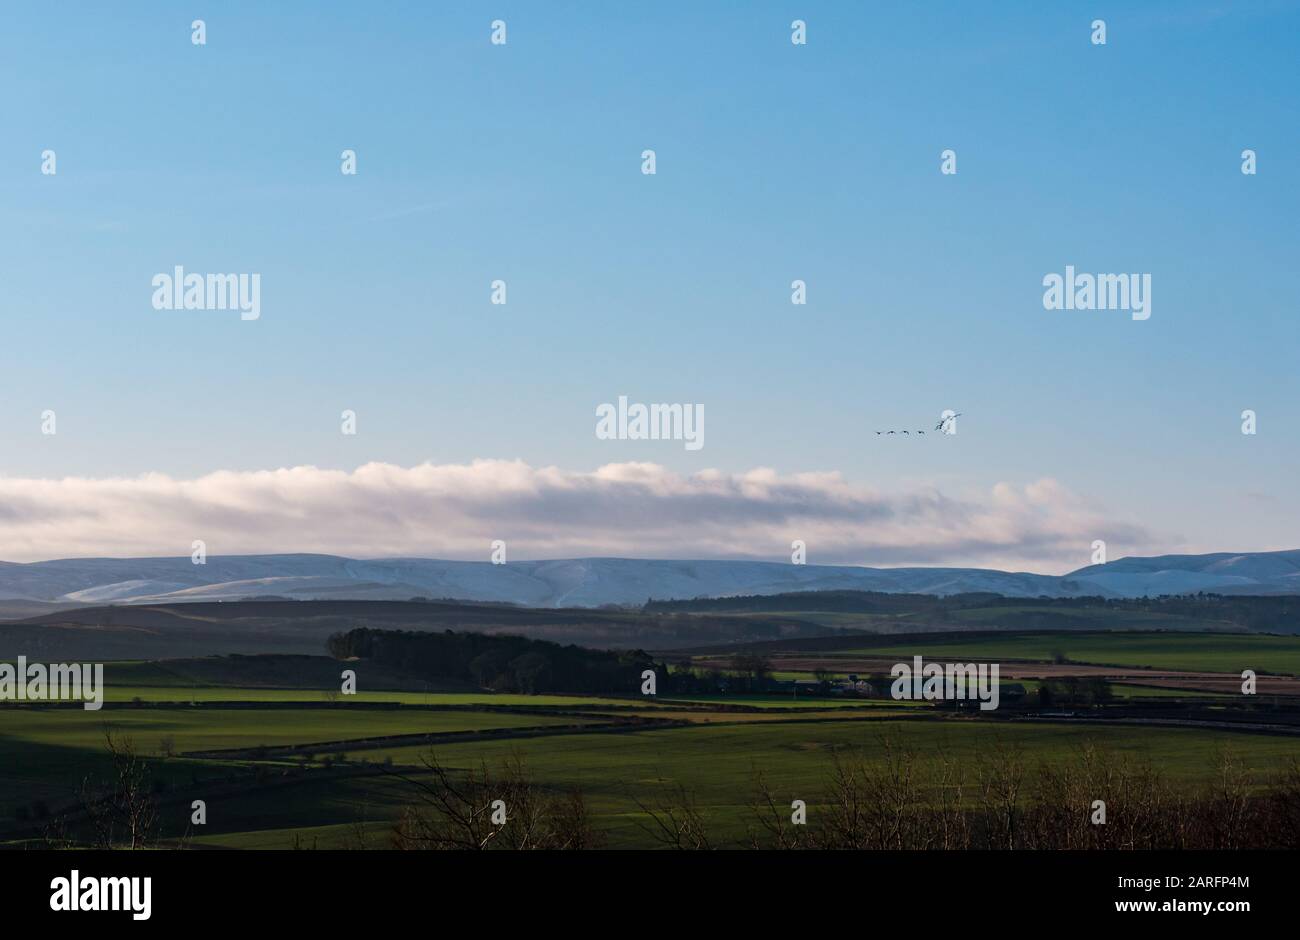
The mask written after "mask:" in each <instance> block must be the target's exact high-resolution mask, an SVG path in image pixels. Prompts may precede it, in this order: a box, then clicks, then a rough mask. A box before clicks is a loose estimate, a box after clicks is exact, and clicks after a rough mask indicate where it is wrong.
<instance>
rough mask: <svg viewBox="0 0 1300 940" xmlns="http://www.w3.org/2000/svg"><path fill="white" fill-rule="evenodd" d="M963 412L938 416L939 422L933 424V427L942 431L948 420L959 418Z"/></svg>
mask: <svg viewBox="0 0 1300 940" xmlns="http://www.w3.org/2000/svg"><path fill="white" fill-rule="evenodd" d="M963 413H964V412H961V411H959V412H957V413H956V414H952V415H948V417H946V418H940V419H939V423H938V424H936V425H935V426H934V429H935V430H936V431H942V430H943V429H944V427H945V426H946V425H947V424H948V422H950V421H952V420H953V419H954V418H960V417H961V416H962V414H963Z"/></svg>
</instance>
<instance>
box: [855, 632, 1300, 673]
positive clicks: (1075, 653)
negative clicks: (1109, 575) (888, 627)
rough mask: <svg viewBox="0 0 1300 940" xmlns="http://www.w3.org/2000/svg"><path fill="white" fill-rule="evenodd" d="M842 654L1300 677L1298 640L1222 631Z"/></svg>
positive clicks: (968, 642) (1012, 639) (1074, 636)
mask: <svg viewBox="0 0 1300 940" xmlns="http://www.w3.org/2000/svg"><path fill="white" fill-rule="evenodd" d="M836 653H837V655H841V656H882V657H898V656H902V657H907V656H912V655H918V654H919V655H922V656H932V657H954V658H964V659H967V660H970V661H977V660H983V661H990V662H997V661H1002V660H1013V659H1020V660H1034V661H1039V662H1051V661H1052V660H1053V659H1054V658H1055V656H1056V655H1057V654H1058V653H1061V654H1063V655H1064V656H1065V657H1066V658H1067V659H1068V660H1069V661H1070V662H1074V663H1096V664H1098V665H1107V666H1136V667H1145V668H1151V669H1176V670H1187V671H1200V672H1231V673H1240V672H1241V670H1243V669H1254V670H1255V671H1256V672H1260V673H1263V672H1271V673H1275V674H1286V675H1300V637H1284V636H1264V635H1259V634H1222V633H1178V634H1168V633H1160V634H1151V633H1138V634H1127V633H1068V634H1053V635H1043V634H1035V635H1010V636H987V635H984V636H978V637H971V638H969V639H962V638H953V637H944V638H942V639H939V638H921V637H918V638H917V639H915V640H910V639H909V640H907V641H900V642H898V643H889V644H879V645H870V644H863V645H862V646H855V647H854V648H852V649H848V650H837V651H836Z"/></svg>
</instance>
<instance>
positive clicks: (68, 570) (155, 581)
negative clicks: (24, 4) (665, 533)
mask: <svg viewBox="0 0 1300 940" xmlns="http://www.w3.org/2000/svg"><path fill="white" fill-rule="evenodd" d="M822 590H868V591H887V592H895V593H897V592H911V593H918V594H958V593H964V592H971V591H987V592H993V593H998V594H1005V595H1008V596H1012V597H1037V596H1040V595H1047V596H1050V597H1068V596H1079V595H1095V594H1100V595H1103V596H1110V597H1140V596H1143V595H1156V594H1174V593H1194V592H1196V591H1215V592H1218V593H1233V594H1282V593H1297V594H1300V550H1297V551H1287V552H1262V553H1248V554H1226V553H1222V554H1214V555H1165V556H1160V557H1156V558H1122V559H1120V560H1118V561H1113V562H1111V563H1109V564H1106V565H1093V566H1091V567H1088V568H1081V569H1079V570H1078V571H1075V572H1072V573H1070V574H1068V575H1064V576H1062V577H1053V576H1048V575H1036V574H1025V573H1013V572H1005V571H995V570H989V569H982V568H857V567H848V566H842V567H840V566H828V565H792V564H782V563H775V562H756V561H668V560H640V559H629V558H576V559H563V560H555V561H522V562H511V563H510V564H508V565H493V564H490V563H488V562H468V561H439V560H436V559H431V558H390V559H379V560H368V561H366V560H357V559H352V558H342V557H339V556H335V555H242V556H232V557H210V558H209V559H208V561H207V564H205V565H195V564H192V563H191V562H190V559H189V558H188V557H182V558H122V559H119V558H70V559H61V560H58V561H44V562H34V563H32V564H25V565H21V564H11V563H2V562H0V598H11V599H21V600H28V601H59V602H79V603H89V604H103V603H144V602H157V601H169V602H170V601H199V600H238V599H240V598H246V597H255V596H267V595H276V596H280V597H293V598H299V599H343V598H353V599H367V600H406V599H409V598H411V597H417V596H422V597H429V598H457V599H461V600H478V601H507V602H511V603H516V604H526V605H529V606H540V607H558V606H574V607H595V606H599V605H601V604H639V603H641V602H643V601H645V600H646V599H647V598H655V599H657V600H668V599H681V598H693V597H718V596H728V595H736V594H777V593H782V592H786V591H822Z"/></svg>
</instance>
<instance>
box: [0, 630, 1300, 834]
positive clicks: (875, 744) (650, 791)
mask: <svg viewBox="0 0 1300 940" xmlns="http://www.w3.org/2000/svg"><path fill="white" fill-rule="evenodd" d="M913 653H919V654H921V655H924V656H927V657H933V658H940V657H949V656H951V657H959V658H961V659H963V660H967V661H972V660H980V659H993V660H995V661H996V660H1012V659H1020V660H1050V659H1052V658H1053V657H1054V656H1055V654H1057V653H1064V654H1065V655H1066V657H1068V659H1070V660H1072V661H1076V662H1078V661H1088V662H1095V663H1108V664H1127V665H1137V666H1151V667H1153V668H1168V669H1187V670H1198V671H1199V670H1204V671H1213V670H1222V671H1228V670H1229V669H1234V670H1235V669H1237V668H1245V666H1241V667H1238V666H1237V665H1235V663H1236V662H1237V661H1239V660H1240V661H1248V663H1249V665H1250V666H1251V668H1255V669H1257V670H1259V671H1261V672H1265V671H1273V672H1300V639H1294V638H1283V637H1273V636H1258V635H1257V636H1249V635H1210V634H1177V635H1170V634H1125V633H1068V634H1056V635H1049V636H1044V635H1027V634H1025V635H1007V636H992V637H990V636H977V637H969V638H967V637H960V636H958V637H953V636H952V635H946V636H943V637H930V638H918V639H914V640H909V641H907V642H906V643H902V642H896V643H888V642H879V643H874V644H873V643H869V642H866V641H865V640H864V642H863V643H862V645H861V646H855V648H854V649H852V650H847V651H846V650H844V649H839V650H836V651H835V653H834V655H841V656H858V657H862V656H872V657H877V656H878V657H882V658H899V657H907V656H911V655H912V654H913ZM792 654H797V650H794V651H792ZM797 655H802V654H797ZM1229 662H1231V663H1233V665H1231V666H1229V665H1228V663H1229ZM302 663H303V664H302V665H301V666H300V665H299V664H298V662H297V661H294V663H293V666H294V669H295V670H297V672H296V675H297V676H298V677H299V678H301V679H302V680H303V681H304V682H305V681H306V679H307V678H308V674H309V673H310V674H311V677H312V678H316V679H319V677H320V676H330V675H332V674H334V673H335V671H336V666H337V664H331V663H329V662H326V663H321V662H319V661H318V658H317V659H313V658H303V660H302ZM107 665H108V668H107V669H106V675H109V676H114V677H115V679H113V680H110V685H109V695H108V704H107V705H106V706H105V707H104V709H103V710H101V711H99V712H89V711H85V710H83V709H80V708H75V707H58V708H42V707H18V706H9V705H0V758H2V759H0V845H3V844H5V843H10V844H13V845H23V844H33V843H34V842H39V839H40V832H41V830H40V827H39V822H37V821H34V817H35V819H36V820H39V819H41V818H44V815H43V814H44V813H48V812H56V813H57V812H58V811H59V810H60V809H61V808H63V809H66V808H69V807H73V806H74V805H75V796H76V790H77V787H78V784H80V783H81V781H82V780H83V779H85V778H86V777H87V776H89V777H91V778H92V779H95V778H97V779H104V778H106V776H107V773H108V771H109V769H110V760H109V755H108V754H107V752H106V750H105V748H104V738H103V735H104V729H105V727H106V726H107V727H110V728H111V729H112V730H113V732H114V733H115V734H117V735H122V736H126V737H128V738H130V739H131V740H132V741H133V742H134V744H135V746H136V749H137V751H138V752H139V753H140V754H142V755H144V756H145V757H146V758H147V759H148V761H149V764H150V768H149V774H150V776H151V778H152V781H153V785H154V787H155V792H156V793H157V794H158V795H159V799H160V801H161V804H160V805H161V813H162V818H163V819H164V820H165V827H164V833H163V834H164V836H165V837H166V838H167V839H176V838H180V837H185V838H189V839H192V841H193V843H194V844H195V845H203V846H214V847H217V846H220V847H246V848H288V847H291V846H293V845H295V844H297V845H301V846H303V847H308V848H310V847H312V846H317V847H320V848H328V847H347V846H358V845H366V846H382V845H386V844H387V841H388V838H389V834H390V832H391V827H392V823H393V820H394V819H395V818H396V817H397V815H398V813H399V811H400V809H401V807H402V806H403V805H408V804H410V803H413V802H415V799H416V797H415V793H414V791H413V790H412V789H411V785H410V784H409V783H407V782H404V781H403V780H402V779H400V775H414V776H415V777H417V779H418V778H419V777H420V776H421V775H422V774H423V773H424V771H423V770H422V769H421V768H422V763H421V762H422V760H423V759H424V758H425V757H426V756H427V755H428V754H429V753H430V747H431V746H432V747H433V750H434V753H436V754H437V755H438V758H439V760H440V761H441V762H442V763H443V764H444V765H445V766H447V767H450V768H452V769H453V770H454V771H457V772H459V771H463V770H465V769H468V768H471V767H476V766H478V765H479V764H480V763H481V762H486V763H487V764H488V765H489V766H496V765H498V764H499V763H500V762H501V761H503V760H505V759H506V758H508V757H510V756H511V755H516V754H517V755H521V756H522V757H523V759H524V760H525V761H526V763H527V766H528V769H529V775H530V777H531V779H532V780H533V781H534V783H536V784H537V785H539V786H541V787H542V788H543V789H544V790H546V791H547V792H551V793H557V794H558V793H560V792H563V791H566V790H568V789H571V788H574V787H577V788H581V789H582V791H583V792H584V795H585V798H586V800H587V803H588V806H589V808H590V811H591V813H592V814H593V817H594V822H595V825H596V827H597V828H598V829H600V830H601V831H603V832H604V833H606V835H607V838H608V841H609V844H610V845H611V846H614V847H625V846H636V845H647V844H652V843H650V842H648V841H647V837H646V835H645V833H644V832H643V830H642V829H641V828H640V827H639V826H638V821H642V822H644V821H645V815H644V811H643V810H642V809H641V808H640V807H639V806H638V801H641V802H643V803H649V804H653V803H654V802H655V800H656V798H657V796H656V795H657V794H661V793H663V792H665V791H664V788H666V787H668V786H670V785H678V784H680V785H681V786H683V787H685V788H686V789H687V790H688V791H690V792H691V793H692V794H693V797H694V799H695V801H696V802H697V804H698V805H699V806H700V807H701V809H702V810H703V812H704V813H705V815H706V817H708V819H709V820H710V827H711V831H712V832H713V834H714V836H715V838H717V839H718V840H719V841H721V842H724V843H733V844H734V843H735V842H736V841H737V840H739V839H740V838H741V837H742V835H743V833H744V830H745V827H746V824H747V823H748V822H749V821H750V815H749V810H748V808H747V805H748V801H749V800H750V798H751V796H752V792H753V782H754V773H755V771H756V770H762V771H763V772H764V774H765V775H766V777H767V779H768V781H769V782H770V783H771V785H772V786H773V787H774V788H775V790H776V793H777V795H778V796H779V798H780V799H782V800H790V799H803V800H806V801H807V802H808V804H809V807H810V809H812V811H813V812H816V808H817V804H818V801H819V800H821V799H823V798H824V796H825V795H826V793H827V789H826V787H827V781H828V775H829V771H830V766H831V760H832V757H833V755H835V754H850V753H855V752H861V753H866V754H868V755H870V754H878V753H879V752H880V748H881V741H882V739H883V738H885V737H889V738H891V739H892V740H893V741H894V742H895V743H897V744H899V745H902V746H905V747H907V748H909V749H912V750H914V751H915V753H917V755H918V756H919V757H920V758H921V759H922V760H925V759H927V758H929V757H934V756H937V755H939V754H947V755H949V756H951V757H952V758H954V759H956V760H957V761H958V762H959V763H960V765H961V766H962V767H963V768H964V769H965V770H966V771H968V772H973V769H974V768H975V767H976V766H977V764H978V762H979V761H980V760H981V759H982V758H983V757H986V756H987V755H989V754H991V753H993V752H994V751H996V750H998V749H1000V748H1012V749H1016V750H1018V751H1019V752H1020V753H1021V754H1022V760H1023V763H1024V766H1025V767H1026V769H1027V770H1028V771H1029V773H1030V774H1031V775H1032V774H1033V772H1034V771H1035V769H1036V768H1038V767H1039V766H1043V765H1058V764H1059V763H1060V762H1061V761H1063V760H1066V759H1069V758H1070V757H1071V756H1072V755H1073V754H1075V753H1076V752H1077V749H1078V748H1079V747H1081V746H1082V745H1083V744H1084V743H1085V742H1089V741H1091V742H1096V743H1099V744H1102V745H1105V746H1107V747H1109V748H1112V749H1114V750H1115V751H1117V752H1119V753H1121V754H1124V755H1128V756H1130V757H1132V758H1133V759H1135V760H1139V761H1149V762H1150V763H1151V764H1152V765H1153V766H1154V767H1155V768H1157V769H1158V770H1159V771H1160V772H1161V773H1162V774H1163V775H1165V776H1166V777H1167V778H1168V779H1170V780H1171V781H1173V782H1181V783H1186V784H1192V783H1197V782H1204V781H1208V780H1209V779H1211V778H1212V776H1213V774H1214V772H1215V767H1214V761H1215V757H1216V755H1217V754H1218V753H1219V752H1220V751H1221V750H1222V749H1223V748H1224V747H1225V746H1230V747H1231V748H1232V749H1233V750H1234V751H1235V752H1237V753H1238V754H1239V755H1240V756H1241V757H1242V759H1243V760H1244V762H1245V763H1246V765H1247V766H1249V767H1250V768H1251V770H1252V772H1253V774H1254V780H1255V781H1256V782H1257V783H1259V782H1266V781H1267V779H1268V778H1269V777H1270V775H1272V774H1274V773H1275V772H1276V771H1277V770H1278V769H1279V768H1280V767H1281V766H1282V765H1283V764H1284V763H1285V762H1286V761H1287V760H1288V759H1291V758H1300V734H1296V735H1292V734H1289V733H1287V731H1288V729H1287V728H1286V727H1284V726H1281V725H1269V726H1268V727H1264V728H1261V729H1260V730H1265V731H1271V732H1273V733H1267V734H1265V733H1251V732H1249V731H1246V730H1227V729H1222V728H1217V727H1214V726H1210V725H1203V726H1201V727H1180V726H1170V725H1153V724H1132V723H1131V724H1123V723H1118V722H1115V723H1109V724H1098V723H1083V722H1068V721H1045V720H1042V719H1036V720H1035V719H1031V718H1027V717H1026V716H1025V714H1024V713H1020V714H1021V717H1019V718H1017V717H1015V715H1013V716H1011V717H1010V719H1009V720H998V718H1000V717H1004V716H1000V715H999V716H992V715H990V716H987V718H985V717H984V716H981V715H979V714H971V713H964V714H958V713H955V712H952V711H948V712H944V711H943V710H940V709H935V708H933V707H932V706H931V705H930V704H929V703H912V702H894V701H892V700H890V699H853V698H842V697H827V698H813V697H805V696H799V697H798V698H795V697H793V696H788V695H780V694H759V695H748V694H729V695H675V696H674V695H665V696H659V697H654V698H650V697H642V696H627V697H615V696H585V695H507V694H494V693H491V692H486V691H443V692H439V691H412V690H409V689H408V690H406V691H374V690H370V691H365V692H362V693H360V694H358V695H356V696H336V695H334V694H332V693H329V692H327V691H326V688H327V687H328V686H327V685H324V684H316V685H315V686H311V685H304V687H290V686H296V685H298V683H297V682H292V681H291V682H284V683H281V684H280V685H278V686H277V685H274V684H273V680H274V679H275V678H276V674H275V670H274V668H272V667H271V666H270V665H268V664H267V663H259V664H257V665H256V666H255V667H254V668H253V669H252V671H253V672H254V673H256V681H255V682H253V683H251V685H252V686H253V687H247V686H238V685H225V684H222V683H221V682H220V681H214V680H215V679H217V678H220V677H221V676H222V675H228V674H229V673H230V672H231V671H232V670H234V669H235V667H236V666H237V665H238V662H237V661H235V660H221V661H217V662H200V661H192V662H189V663H187V664H185V665H184V666H175V665H172V666H169V665H167V664H153V663H109V664H107ZM259 669H260V670H261V671H260V672H258V670H259ZM365 674H370V673H369V672H366V673H365ZM408 684H409V683H408ZM1020 684H1022V685H1024V686H1025V687H1026V688H1027V689H1029V690H1031V691H1032V690H1033V689H1034V688H1035V686H1036V683H1035V682H1033V681H1032V680H1029V681H1024V682H1021V683H1020ZM1112 692H1113V693H1114V695H1115V698H1116V700H1117V702H1118V703H1119V704H1118V705H1117V706H1116V707H1117V708H1121V709H1129V712H1128V714H1129V716H1130V718H1131V719H1132V720H1137V721H1140V720H1142V716H1143V715H1144V714H1146V713H1145V712H1142V711H1140V709H1142V708H1147V709H1167V708H1176V709H1181V708H1184V707H1190V708H1192V709H1200V712H1199V714H1200V715H1201V719H1202V720H1203V719H1206V718H1208V719H1210V720H1213V721H1219V720H1221V717H1222V716H1226V715H1227V714H1228V712H1227V711H1224V707H1223V706H1218V705H1217V703H1216V708H1215V709H1213V710H1212V711H1207V710H1206V707H1207V705H1209V704H1210V703H1211V702H1212V701H1214V699H1215V697H1213V696H1210V695H1208V694H1207V693H1185V692H1180V691H1178V690H1173V689H1155V688H1143V687H1141V686H1139V685H1136V684H1131V683H1117V684H1115V685H1113V686H1112ZM1230 698H1232V699H1239V698H1240V697H1239V696H1232V697H1230ZM1179 699H1190V700H1192V705H1191V706H1184V705H1183V704H1182V703H1180V702H1179V701H1178V700H1179ZM1142 700H1146V702H1145V704H1143V701H1142ZM1197 702H1199V704H1196V703H1197ZM1166 703H1167V704H1166ZM1225 705H1226V707H1227V708H1228V710H1231V709H1232V708H1241V707H1245V706H1243V705H1242V704H1241V703H1239V702H1237V701H1233V702H1230V703H1225ZM1134 709H1137V710H1136V711H1134ZM1177 714H1183V713H1182V712H1178V713H1177ZM1192 714H1194V712H1193V713H1192ZM1121 717H1123V714H1121ZM1250 720H1251V721H1253V722H1255V723H1258V724H1263V725H1268V723H1269V722H1278V721H1285V720H1286V715H1285V712H1278V711H1268V710H1263V711H1261V712H1259V714H1258V715H1257V716H1253V717H1251V718H1250ZM1296 727H1297V728H1300V724H1297V725H1296ZM396 735H410V736H423V735H439V736H442V737H439V738H438V739H437V740H436V742H435V743H433V744H432V745H431V744H430V743H429V742H428V741H425V740H422V739H421V738H420V737H410V738H405V739H399V740H394V741H384V740H377V739H382V738H385V737H388V736H396ZM362 739H365V740H364V741H363V740H362ZM277 749H281V750H278V751H277ZM221 752H225V753H221ZM168 755H170V756H168ZM187 755H189V756H187ZM917 786H919V787H921V788H922V789H923V790H924V788H925V787H926V786H928V784H927V782H926V779H925V777H924V774H923V775H922V777H921V778H919V779H918V781H917ZM196 796H198V797H201V798H203V799H205V800H206V801H207V803H208V806H209V820H208V825H207V826H206V827H203V828H202V829H201V830H199V831H197V832H190V833H188V834H187V833H185V829H186V828H187V821H188V814H189V805H190V801H191V800H192V799H193V798H195V797H196ZM38 809H39V810H40V811H39V812H38Z"/></svg>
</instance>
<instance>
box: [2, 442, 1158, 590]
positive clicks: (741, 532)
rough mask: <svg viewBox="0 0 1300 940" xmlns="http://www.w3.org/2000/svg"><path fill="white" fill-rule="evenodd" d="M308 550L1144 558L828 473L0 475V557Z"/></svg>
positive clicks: (442, 470)
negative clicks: (499, 545) (1094, 551)
mask: <svg viewBox="0 0 1300 940" xmlns="http://www.w3.org/2000/svg"><path fill="white" fill-rule="evenodd" d="M195 539H201V540H203V541H204V542H205V543H206V545H207V550H208V552H209V553H210V554H218V555H231V554H265V553H276V552H323V553H330V554H341V555H349V556H352V557H383V556H398V555H411V556H423V557H437V558H450V559H470V560H487V558H488V554H489V546H490V543H491V542H492V540H494V539H502V540H504V541H505V542H506V543H507V546H508V551H509V557H510V558H511V559H524V558H573V557H581V556H597V555H602V556H623V557H633V558H764V559H781V558H786V559H788V558H789V554H790V543H791V542H792V541H793V540H794V539H801V540H803V541H804V542H805V543H806V544H807V546H808V549H807V550H808V561H809V563H813V564H867V565H913V564H915V565H962V566H966V565H969V566H978V567H996V568H1003V569H1014V570H1025V571H1038V572H1043V573H1061V572H1064V571H1068V570H1071V569H1074V568H1078V567H1081V566H1083V565H1085V564H1088V563H1089V553H1090V550H1091V549H1090V545H1091V543H1092V541H1093V540H1094V539H1105V540H1107V542H1108V543H1109V544H1110V545H1111V546H1112V547H1111V557H1112V558H1113V557H1118V555H1119V554H1121V553H1122V554H1136V553H1140V552H1141V551H1144V550H1146V549H1149V548H1151V547H1153V545H1152V542H1151V540H1150V539H1149V537H1148V536H1147V534H1146V533H1145V532H1143V531H1142V530H1141V529H1139V528H1136V527H1133V526H1127V525H1117V524H1115V522H1114V521H1113V520H1107V518H1106V517H1105V516H1104V515H1103V514H1102V513H1100V512H1099V511H1098V510H1097V509H1096V508H1095V507H1092V506H1090V505H1088V504H1087V502H1086V501H1085V500H1083V499H1081V498H1080V497H1079V496H1077V495H1075V494H1074V493H1072V492H1070V491H1069V490H1068V489H1066V488H1065V487H1063V486H1061V485H1060V484H1059V483H1057V482H1055V481H1053V480H1050V479H1043V480H1038V481H1036V482H1032V483H1029V484H1026V485H1011V484H1006V483H1000V484H998V485H996V486H994V487H993V488H992V489H991V490H984V491H980V492H977V493H961V494H956V493H944V492H940V491H939V490H937V489H934V488H918V489H914V490H911V491H907V492H884V491H879V490H875V489H872V488H870V487H867V486H863V485H859V484H854V483H851V482H848V481H846V480H845V479H844V478H843V477H842V476H841V475H840V474H838V473H800V474H792V475H786V476H781V475H778V474H777V473H776V472H774V471H772V470H767V469H757V470H752V471H750V472H747V473H742V474H728V473H722V472H719V471H714V470H706V471H702V472H699V473H695V474H691V475H689V476H683V475H680V474H677V473H673V472H671V471H669V470H667V469H665V468H663V467H660V466H658V465H655V464H646V463H620V464H609V465H607V466H603V467H600V468H599V469H597V470H595V471H592V472H572V471H565V470H561V469H558V468H555V467H532V466H530V465H528V464H526V463H523V462H521V461H504V460H480V461H475V462H473V463H470V464H452V465H435V464H428V463H426V464H421V465H419V466H414V467H399V466H394V465H392V464H384V463H370V464H366V465H365V466H362V467H359V468H357V469H356V470H353V471H341V470H323V469H319V468H316V467H293V468H289V469H280V470H269V471H253V472H231V471H221V472H217V473H211V474H208V475H206V476H203V477H199V478H197V479H192V480H178V479H173V478H171V477H169V476H165V475H161V474H148V475H145V476H140V477H134V478H120V479H85V478H75V477H74V478H65V479H60V480H35V479H5V478H0V558H3V559H6V560H8V561H34V560H41V559H49V558H66V557H89V556H109V557H132V556H145V555H172V556H175V555H188V554H189V553H190V545H191V543H192V542H193V541H194V540H195Z"/></svg>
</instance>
